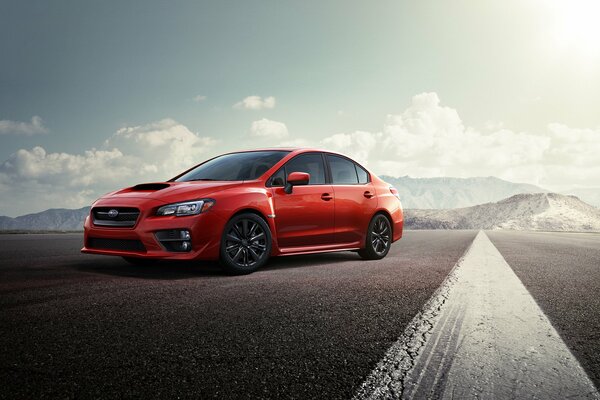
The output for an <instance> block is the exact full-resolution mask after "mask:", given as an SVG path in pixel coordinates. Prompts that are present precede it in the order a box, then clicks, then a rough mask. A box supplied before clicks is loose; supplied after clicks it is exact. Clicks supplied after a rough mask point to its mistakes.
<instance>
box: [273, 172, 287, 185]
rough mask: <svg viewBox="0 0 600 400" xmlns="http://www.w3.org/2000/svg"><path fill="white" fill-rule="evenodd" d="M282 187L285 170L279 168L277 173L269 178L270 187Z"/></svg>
mask: <svg viewBox="0 0 600 400" xmlns="http://www.w3.org/2000/svg"><path fill="white" fill-rule="evenodd" d="M283 185H285V168H280V169H279V171H277V172H275V174H273V176H272V177H271V186H283Z"/></svg>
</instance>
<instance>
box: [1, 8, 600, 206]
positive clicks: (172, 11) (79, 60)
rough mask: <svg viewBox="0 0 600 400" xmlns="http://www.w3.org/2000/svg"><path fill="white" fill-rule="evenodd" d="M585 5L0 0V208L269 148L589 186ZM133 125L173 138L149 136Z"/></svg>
mask: <svg viewBox="0 0 600 400" xmlns="http://www.w3.org/2000/svg"><path fill="white" fill-rule="evenodd" d="M598 11H599V8H598V7H596V6H594V4H593V2H588V1H585V0H575V1H572V2H561V1H559V0H557V1H541V0H540V1H537V0H536V1H534V0H523V1H521V0H519V1H516V0H511V1H505V2H492V1H476V0H472V1H464V0H463V1H451V2H450V1H448V2H439V1H429V0H426V1H419V2H403V1H378V2H365V1H318V2H317V1H301V2H300V1H299V2H291V1H218V2H199V1H195V2H184V1H176V2H172V3H167V2H162V1H161V2H152V1H144V2H141V1H138V2H133V1H125V2H123V1H118V2H81V1H52V2H47V1H43V2H42V1H39V2H35V1H20V2H8V1H5V2H0V54H2V62H0V163H2V164H0V200H2V201H1V202H0V214H7V215H15V214H18V213H21V212H26V211H38V210H40V209H44V208H48V207H47V206H53V207H57V206H61V205H64V206H65V207H75V206H81V205H85V204H87V203H88V202H90V201H92V200H94V199H95V198H96V197H97V196H98V195H99V194H101V193H103V192H105V191H107V190H110V189H112V188H114V187H119V186H123V185H128V184H132V183H135V182H137V181H138V180H160V179H165V178H167V177H169V176H170V175H172V174H173V173H175V172H177V170H178V169H182V168H184V167H185V166H186V165H187V164H185V162H191V163H192V164H194V163H196V162H199V161H201V160H202V159H204V158H206V157H208V156H211V155H213V154H217V153H220V152H223V151H231V150H236V149H241V148H251V147H256V146H263V145H279V144H298V145H316V146H320V147H328V148H332V149H334V150H340V151H344V152H346V153H348V154H349V155H352V156H355V157H357V158H360V159H361V161H363V162H365V163H367V164H368V166H369V167H370V168H371V169H373V170H374V171H375V172H377V173H386V174H391V175H396V176H401V175H411V176H440V175H441V176H477V175H496V176H499V177H503V178H506V179H513V180H519V181H525V182H530V183H536V184H539V185H542V186H545V187H549V188H550V189H557V190H559V189H564V188H567V187H571V186H578V187H588V186H598V185H599V184H598V183H597V182H600V171H598V170H597V169H598V167H597V166H596V165H590V163H592V154H591V153H590V152H591V151H592V150H594V151H595V150H598V149H600V138H599V132H600V131H599V130H598V127H599V126H600V113H599V112H598V111H599V109H598V106H597V105H598V104H600V76H599V75H600V74H599V73H598V71H600V68H599V67H600V65H599V63H598V60H599V57H598V52H599V49H598V47H597V44H596V43H598V42H600V32H599V31H598V30H597V29H596V28H594V26H595V25H597V24H595V22H594V21H595V20H597V18H598V17H600V15H598V14H599V13H598ZM587 18H591V19H589V20H588V19H587ZM595 18H596V19H595ZM590 38H591V39H593V40H591V39H590ZM596 39H597V40H596ZM249 96H259V97H260V98H259V99H254V102H253V101H252V99H250V100H248V101H247V102H246V104H247V105H248V104H251V105H253V107H250V108H251V109H248V107H246V108H244V107H243V106H238V107H235V105H236V104H238V103H240V102H242V101H243V100H244V99H246V98H248V97H249ZM419 96H420V97H419ZM269 97H272V98H273V99H272V100H269V101H267V102H266V103H265V99H267V98H269ZM32 118H33V121H32ZM261 121H262V122H261ZM119 132H120V133H119ZM127 132H129V133H127ZM153 135H156V136H158V137H162V138H163V139H164V138H171V139H170V140H174V141H179V142H181V143H183V145H182V146H180V147H177V146H175V148H174V147H173V146H171V147H169V145H168V144H162V145H163V146H166V147H165V149H166V148H167V147H169V150H165V151H162V152H161V151H160V148H159V147H157V146H154V145H155V144H156V141H154V142H152V143H154V145H153V144H151V143H149V142H148V140H150V139H149V138H151V137H154V136H153ZM161 135H162V136H161ZM407 142H410V143H407ZM153 146H154V147H153ZM478 146H479V147H478ZM380 147H383V148H385V149H387V150H388V151H386V152H381V151H378V150H377V149H378V148H380ZM454 147H456V148H454ZM185 148H188V149H192V150H191V151H187V152H186V150H185ZM40 149H42V150H40ZM115 150H117V152H115ZM146 150H147V151H146ZM459 150H460V151H459ZM94 152H104V153H94ZM136 157H137V158H136ZM172 158H177V159H178V160H182V162H180V163H174V162H172ZM136 160H137V161H136ZM142 161H144V164H143V165H142V166H140V170H139V171H137V170H136V168H135V165H136V162H137V164H138V165H139V164H140V163H141V162H142ZM184 164H185V165H184ZM165 165H166V167H165ZM104 168H105V169H111V170H113V171H117V170H118V171H120V172H119V174H120V175H119V176H111V177H109V178H102V176H101V175H100V174H97V173H96V172H97V170H99V169H104ZM95 171H96V172H95ZM108 175H111V174H110V173H109V174H108ZM596 179H598V180H596ZM15 187H16V188H17V189H16V191H17V192H18V193H17V194H15ZM20 198H24V199H25V200H23V201H19V199H20ZM32 198H35V199H37V200H31V199H32ZM17 203H18V204H17Z"/></svg>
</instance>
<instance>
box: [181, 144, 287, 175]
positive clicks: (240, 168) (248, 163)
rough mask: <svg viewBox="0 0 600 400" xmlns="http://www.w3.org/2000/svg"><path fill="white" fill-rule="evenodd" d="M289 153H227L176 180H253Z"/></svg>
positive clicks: (277, 151)
mask: <svg viewBox="0 0 600 400" xmlns="http://www.w3.org/2000/svg"><path fill="white" fill-rule="evenodd" d="M288 153H289V152H288V151H280V150H276V151H247V152H243V153H231V154H225V155H222V156H219V157H216V158H213V159H212V160H208V161H206V162H205V163H203V164H200V165H198V166H197V167H196V168H194V169H192V170H190V171H188V172H186V173H185V174H183V175H181V176H180V177H178V178H176V179H174V181H175V182H189V181H246V180H253V179H257V178H258V177H260V176H261V175H262V174H264V173H265V172H267V171H268V170H269V169H270V168H271V167H272V166H273V165H275V164H276V163H277V162H278V161H279V160H281V159H282V158H283V157H285V156H286V155H287V154H288Z"/></svg>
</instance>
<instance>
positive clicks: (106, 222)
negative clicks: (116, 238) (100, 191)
mask: <svg viewBox="0 0 600 400" xmlns="http://www.w3.org/2000/svg"><path fill="white" fill-rule="evenodd" d="M115 211H116V215H114V214H115ZM139 216H140V210H138V209H137V208H132V207H95V208H94V209H92V217H93V222H94V225H96V226H111V227H115V228H131V227H132V226H134V225H135V223H136V221H137V219H138V217H139Z"/></svg>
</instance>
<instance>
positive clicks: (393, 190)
mask: <svg viewBox="0 0 600 400" xmlns="http://www.w3.org/2000/svg"><path fill="white" fill-rule="evenodd" d="M390 193H391V194H393V195H394V196H395V197H396V198H397V199H398V202H399V203H400V209H402V202H401V201H400V193H398V189H396V188H395V187H393V186H390Z"/></svg>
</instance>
